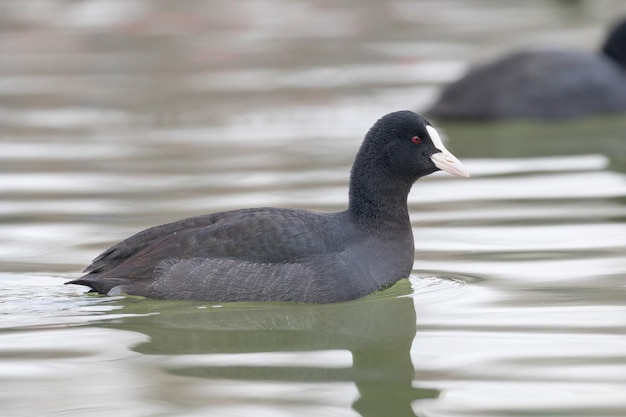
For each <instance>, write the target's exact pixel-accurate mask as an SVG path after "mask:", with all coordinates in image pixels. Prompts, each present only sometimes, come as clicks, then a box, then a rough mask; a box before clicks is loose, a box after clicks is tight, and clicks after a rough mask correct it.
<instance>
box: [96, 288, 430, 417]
mask: <svg viewBox="0 0 626 417" xmlns="http://www.w3.org/2000/svg"><path fill="white" fill-rule="evenodd" d="M410 292H411V288H410V286H409V285H408V282H406V281H405V282H402V283H401V284H399V285H397V286H396V287H394V288H393V289H392V290H390V291H387V292H386V293H385V294H384V295H378V296H374V297H369V298H366V299H364V300H360V301H357V302H354V303H341V304H336V305H327V306H314V305H313V306H293V305H284V304H282V305H281V304H275V305H272V304H269V305H267V304H265V305H255V304H243V305H241V304H239V305H237V304H235V305H232V304H226V305H217V306H211V305H195V306H190V305H189V303H182V304H181V303H166V304H165V305H164V303H154V302H150V301H144V300H140V301H136V302H132V301H130V300H129V301H126V302H125V303H124V308H123V312H125V313H131V314H140V315H139V316H133V317H127V318H124V319H121V320H116V321H113V322H112V321H107V322H105V323H103V324H102V326H104V327H107V328H115V329H123V330H132V331H136V332H141V333H144V334H146V335H147V336H149V340H148V341H147V342H144V343H141V344H139V345H138V346H135V347H134V348H133V350H135V351H137V352H140V353H142V354H147V355H168V358H166V360H165V361H163V363H162V367H163V369H164V370H165V372H167V373H171V374H172V375H178V376H184V377H193V378H203V379H208V380H224V379H226V380H232V381H242V382H246V381H248V382H254V381H258V382H262V384H281V385H283V384H290V383H294V384H307V385H309V386H315V385H319V386H322V387H323V386H325V385H333V384H337V383H346V382H350V383H354V385H355V386H356V388H357V390H358V393H359V394H358V398H356V399H355V400H354V402H353V404H352V407H353V408H354V410H356V411H357V412H359V414H360V415H363V416H378V415H381V413H383V414H385V415H387V414H389V413H390V414H392V415H397V416H413V415H414V414H413V411H412V406H411V405H412V403H413V402H415V401H417V400H419V399H423V398H436V397H437V396H438V391H437V390H435V389H427V388H420V387H414V385H413V384H414V380H415V371H414V369H413V365H412V363H411V354H410V349H411V345H412V342H413V338H414V336H415V311H414V308H413V302H412V299H411V298H408V297H406V295H408V294H410ZM150 313H154V314H150ZM344 352H346V353H348V355H347V356H346V355H345V354H344ZM340 391H345V389H340ZM174 395H177V394H174ZM248 395H250V396H251V398H250V399H249V400H248V407H249V408H250V410H253V409H254V408H255V403H256V402H260V403H262V402H263V401H262V400H261V398H259V397H257V395H258V394H256V395H255V394H254V393H248ZM344 395H345V394H344ZM214 396H215V394H213V395H211V394H208V398H205V400H207V401H209V402H211V401H216V400H218V399H219V400H221V401H227V402H229V399H228V398H224V397H223V396H222V394H220V396H219V397H216V398H213V397H214ZM228 397H231V398H230V400H231V401H236V400H237V399H241V396H240V395H237V394H235V395H233V394H231V395H229V396H228ZM276 400H277V401H279V402H283V401H286V402H287V403H289V402H291V401H294V399H293V398H291V399H285V400H280V399H278V398H276ZM298 401H299V402H301V403H302V404H301V406H304V407H305V406H306V405H307V403H309V402H313V404H309V405H310V406H314V403H315V401H314V400H313V401H312V399H311V398H308V399H307V398H306V397H302V398H301V399H300V400H298ZM215 412H218V413H219V412H220V410H219V408H218V409H217V410H215Z"/></svg>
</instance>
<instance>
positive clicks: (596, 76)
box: [426, 20, 626, 120]
mask: <svg viewBox="0 0 626 417" xmlns="http://www.w3.org/2000/svg"><path fill="white" fill-rule="evenodd" d="M624 112H626V20H625V21H623V22H621V23H619V24H618V25H616V26H615V27H614V29H613V30H612V31H611V32H610V34H609V36H608V37H607V39H606V41H605V43H604V46H603V48H602V51H601V53H591V52H582V51H561V50H541V51H532V52H518V53H515V54H512V55H508V56H506V57H504V58H502V59H499V60H497V61H495V62H492V63H489V64H486V65H484V66H481V67H477V68H475V69H472V70H470V71H469V72H468V73H467V75H465V76H464V77H462V78H461V79H459V80H458V81H456V82H454V83H452V84H450V85H449V86H448V87H447V88H445V89H444V90H443V92H442V93H441V95H440V97H439V99H438V100H437V102H435V104H434V105H433V106H432V107H431V108H430V109H429V110H428V111H427V112H426V113H427V114H428V115H429V116H432V117H435V118H438V119H482V120H497V119H544V120H557V119H568V118H575V117H582V116H588V115H593V114H611V113H624Z"/></svg>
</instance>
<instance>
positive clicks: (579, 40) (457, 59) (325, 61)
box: [0, 0, 626, 417]
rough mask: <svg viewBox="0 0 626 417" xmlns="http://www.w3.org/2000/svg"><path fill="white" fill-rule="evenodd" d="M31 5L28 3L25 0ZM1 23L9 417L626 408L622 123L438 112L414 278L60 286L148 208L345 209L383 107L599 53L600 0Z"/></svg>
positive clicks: (153, 214)
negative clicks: (174, 290) (508, 65)
mask: <svg viewBox="0 0 626 417" xmlns="http://www.w3.org/2000/svg"><path fill="white" fill-rule="evenodd" d="M25 3H29V4H30V2H20V4H25ZM17 4H18V3H15V5H14V4H13V3H11V4H8V3H7V4H6V5H4V6H2V8H3V12H2V16H3V17H1V18H0V19H1V20H2V22H3V23H4V25H2V26H0V27H2V29H0V31H1V32H0V34H1V36H0V52H2V56H3V59H2V62H0V96H2V100H1V102H2V104H0V128H1V129H0V193H1V195H2V199H1V200H0V288H1V289H2V291H0V388H1V389H0V414H1V415H3V416H32V415H41V416H97V415H103V416H104V415H106V416H108V415H111V414H112V413H113V414H115V415H118V416H122V417H126V416H129V417H134V416H166V415H168V416H169V415H171V416H199V415H216V416H250V415H255V416H257V415H259V416H262V415H268V416H282V415H285V416H291V415H298V416H324V415H328V416H358V415H360V416H364V417H365V416H503V417H505V416H506V417H508V416H521V415H525V416H546V415H552V416H564V417H565V416H568V417H572V416H580V417H591V416H598V417H599V416H602V417H604V416H615V417H617V416H624V415H626V396H625V395H624V392H626V391H625V390H626V376H625V375H626V353H625V352H626V350H625V346H626V145H625V143H626V142H625V140H626V120H625V119H626V118H624V117H620V116H617V117H598V118H592V119H586V120H581V121H575V122H564V123H552V124H546V123H542V124H535V123H531V122H515V123H506V124H488V125H487V124H480V123H475V124H472V123H469V124H468V123H465V124H457V123H445V124H443V123H442V124H441V125H440V129H441V130H442V131H443V132H445V134H446V136H447V137H448V140H449V148H450V149H451V150H453V151H454V153H455V154H457V156H459V157H460V158H461V159H463V161H464V162H465V163H466V166H467V168H468V169H469V170H470V171H471V173H472V178H471V179H469V180H465V179H460V178H454V177H451V176H449V175H445V174H436V175H432V176H430V177H428V178H424V179H422V180H420V181H419V182H418V183H417V184H416V186H415V187H414V189H413V191H412V193H411V195H410V197H409V206H410V212H411V213H410V215H411V219H412V224H413V227H414V235H415V239H416V261H415V265H414V269H413V272H412V274H411V276H410V277H409V279H408V280H403V281H401V282H399V283H398V284H397V285H396V286H394V287H392V288H391V289H389V290H387V291H384V292H381V293H377V294H373V295H371V296H369V297H366V298H364V299H362V300H357V301H354V302H349V303H339V304H333V305H321V306H318V305H293V304H279V303H269V304H257V303H242V304H217V305H215V304H211V303H198V302H169V301H154V300H147V299H141V298H136V297H100V296H93V295H89V294H86V293H85V289H84V288H81V287H75V286H64V285H63V282H65V281H67V280H69V279H71V278H74V277H77V276H79V274H80V271H81V270H82V268H84V266H85V265H87V264H88V263H89V262H90V260H91V259H92V258H93V257H95V256H96V255H97V254H98V253H100V252H101V251H102V250H104V249H106V248H107V247H108V246H110V245H111V244H113V243H116V242H117V241H119V240H120V239H122V238H124V237H127V236H129V235H130V234H132V233H135V232H137V231H139V230H141V229H143V228H146V227H149V226H152V225H155V224H159V223H164V222H167V221H173V220H177V219H179V218H183V217H186V216H192V215H197V214H202V213H207V212H213V211H219V210H228V209H234V208H241V207H251V206H279V207H300V208H307V209H314V210H321V211H334V210H342V209H343V208H344V207H345V204H346V200H347V180H348V174H349V170H350V165H351V163H352V159H353V157H354V154H355V152H356V149H357V148H358V145H359V143H360V141H361V139H362V137H363V135H364V134H365V132H366V130H367V129H368V128H369V126H371V125H372V124H373V123H374V121H375V120H376V119H377V118H378V117H380V116H381V115H383V114H385V113H388V112H390V111H394V110H398V109H405V108H410V109H415V110H420V109H423V108H425V106H426V105H427V104H428V103H429V102H430V101H431V100H432V99H433V97H434V95H435V94H436V92H437V91H438V89H439V88H440V86H441V84H443V83H445V82H448V81H449V80H452V79H454V78H455V77H457V76H458V75H459V74H461V73H462V72H463V71H464V70H465V69H466V68H467V66H468V65H469V64H470V63H472V62H475V61H479V60H482V59H488V58H490V57H493V56H496V55H498V54H500V53H502V52H504V51H506V50H508V49H511V48H519V47H525V46H532V45H545V44H550V45H557V46H563V47H578V48H585V49H592V48H594V47H595V46H596V45H597V44H598V43H599V42H600V40H601V38H602V36H603V28H604V27H605V26H606V25H607V24H608V23H609V22H611V21H612V20H613V18H614V17H615V16H616V15H618V14H620V13H622V14H626V9H624V5H623V4H622V3H621V2H619V1H606V2H592V1H579V2H564V1H553V2H550V1H531V2H523V3H520V2H490V1H464V2H459V1H443V2H428V1H417V2H365V3H364V2H357V1H349V2H344V3H342V5H340V6H339V5H333V4H325V3H315V2H281V1H271V0H263V1H259V2H239V3H238V5H237V6H234V5H231V4H230V3H228V2H218V1H208V2H204V3H196V2H179V3H176V5H173V4H172V5H167V4H165V3H163V4H158V3H151V2H143V1H140V0H136V1H124V2H122V1H108V2H103V1H95V0H94V1H85V2H79V3H76V2H64V1H60V0H59V1H49V2H32V4H30V6H31V7H26V6H18V5H17Z"/></svg>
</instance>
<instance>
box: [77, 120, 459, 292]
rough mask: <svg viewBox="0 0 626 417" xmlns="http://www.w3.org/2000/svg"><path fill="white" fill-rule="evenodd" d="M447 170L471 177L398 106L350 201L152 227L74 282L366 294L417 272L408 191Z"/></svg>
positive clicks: (362, 153) (371, 149)
mask: <svg viewBox="0 0 626 417" xmlns="http://www.w3.org/2000/svg"><path fill="white" fill-rule="evenodd" d="M439 169H441V170H444V171H447V172H449V173H451V174H454V175H460V176H464V177H467V176H469V175H468V173H467V171H466V170H465V168H464V167H463V165H462V164H461V162H460V161H459V160H458V159H457V158H455V157H454V156H453V155H452V154H451V153H450V152H448V151H447V150H446V148H445V147H444V146H443V144H442V142H441V139H440V138H439V135H438V134H437V131H436V130H435V128H434V127H433V126H432V125H431V124H430V123H429V122H428V121H427V120H425V119H424V118H423V117H422V116H420V115H418V114H416V113H413V112H411V111H399V112H395V113H390V114H388V115H386V116H384V117H382V118H381V119H380V120H378V121H377V122H376V124H375V125H374V126H373V127H372V128H371V129H370V131H369V132H368V133H367V135H366V136H365V139H364V141H363V144H362V145H361V148H360V150H359V152H358V154H357V156H356V159H355V161H354V164H353V166H352V172H351V175H350V196H349V204H348V208H347V210H345V211H341V212H339V213H315V212H312V211H306V210H292V209H279V208H250V209H243V210H234V211H227V212H222V213H215V214H207V215H203V216H198V217H191V218H188V219H184V220H180V221H177V222H174V223H168V224H164V225H161V226H156V227H152V228H150V229H147V230H144V231H142V232H139V233H137V234H136V235H134V236H131V237H130V238H128V239H126V240H124V241H122V242H120V243H118V244H117V245H115V246H113V247H111V248H109V249H107V250H106V251H105V252H104V253H102V254H101V255H100V256H98V257H97V258H96V259H95V260H94V261H93V263H92V264H91V265H89V266H88V267H87V269H86V270H85V272H87V274H86V275H84V276H83V277H81V278H79V279H76V280H74V281H70V282H69V283H71V284H80V285H87V286H89V287H91V289H92V290H93V291H96V292H99V293H102V294H109V295H115V294H122V293H126V294H132V295H141V296H146V297H152V298H161V299H188V300H206V301H216V302H221V301H270V300H273V301H295V302H310V303H330V302H336V301H345V300H352V299H355V298H359V297H362V296H364V295H366V294H369V293H371V292H374V291H376V290H378V289H381V288H384V287H387V286H389V285H391V284H393V283H395V282H396V281H398V280H400V279H402V278H406V277H407V276H408V275H409V273H410V272H411V268H412V266H413V257H414V253H413V251H414V246H413V234H412V231H411V224H410V222H409V214H408V211H407V195H408V193H409V191H410V189H411V186H412V185H413V183H414V182H415V181H416V180H417V179H418V178H420V177H423V176H425V175H428V174H431V173H433V172H435V171H437V170H439Z"/></svg>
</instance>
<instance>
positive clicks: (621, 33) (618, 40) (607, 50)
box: [602, 19, 626, 70]
mask: <svg viewBox="0 0 626 417" xmlns="http://www.w3.org/2000/svg"><path fill="white" fill-rule="evenodd" d="M602 52H603V53H604V54H605V55H606V56H608V57H609V58H611V59H612V60H613V61H615V62H617V63H618V64H619V65H620V66H621V67H622V68H623V69H624V70H626V19H625V20H623V21H621V22H620V23H618V24H617V25H615V27H614V28H613V29H612V30H611V31H610V32H609V35H608V36H607V38H606V41H605V42H604V46H603V47H602Z"/></svg>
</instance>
